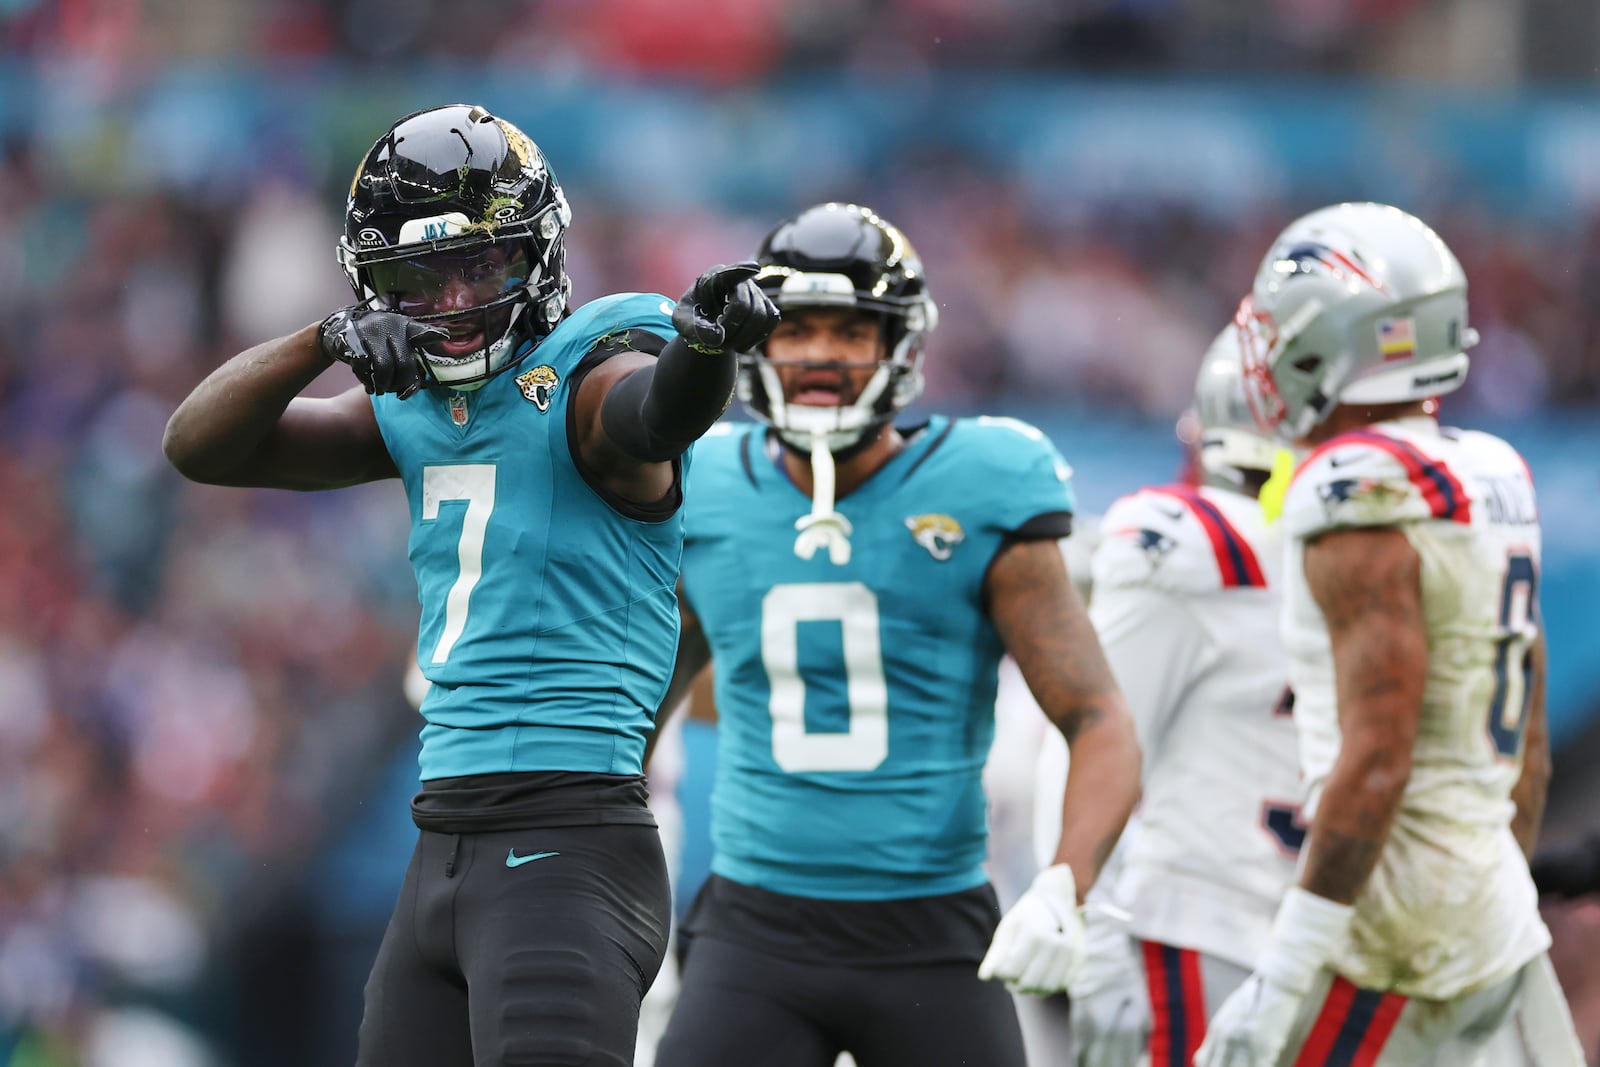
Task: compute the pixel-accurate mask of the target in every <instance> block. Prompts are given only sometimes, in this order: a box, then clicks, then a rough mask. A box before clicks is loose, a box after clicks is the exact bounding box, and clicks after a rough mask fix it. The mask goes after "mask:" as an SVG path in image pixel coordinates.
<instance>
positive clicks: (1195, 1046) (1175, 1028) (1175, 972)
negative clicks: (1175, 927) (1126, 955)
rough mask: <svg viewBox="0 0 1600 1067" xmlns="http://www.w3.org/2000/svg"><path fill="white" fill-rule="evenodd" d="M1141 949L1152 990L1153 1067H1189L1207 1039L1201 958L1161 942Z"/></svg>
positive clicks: (1188, 951)
mask: <svg viewBox="0 0 1600 1067" xmlns="http://www.w3.org/2000/svg"><path fill="white" fill-rule="evenodd" d="M1139 947H1140V948H1141V949H1142V950H1143V952H1144V978H1145V984H1146V985H1147V986H1148V987H1149V990H1150V1067H1189V1065H1190V1064H1191V1063H1192V1062H1193V1061H1194V1054H1195V1053H1196V1052H1198V1051H1200V1045H1201V1043H1202V1042H1203V1041H1204V1040H1205V1037H1206V996H1205V986H1204V984H1203V983H1202V982H1201V979H1200V954H1199V953H1198V952H1196V951H1194V950H1193V949H1188V948H1175V947H1173V946H1172V945H1163V944H1161V943H1160V942H1158V941H1142V942H1140V945H1139Z"/></svg>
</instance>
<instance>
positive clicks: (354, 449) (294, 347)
mask: <svg viewBox="0 0 1600 1067" xmlns="http://www.w3.org/2000/svg"><path fill="white" fill-rule="evenodd" d="M394 317H395V318H399V316H394ZM318 330H319V327H318V326H307V327H306V328H305V329H303V330H300V331H299V332H297V333H292V334H290V335H288V336H287V337H280V338H278V339H276V340H273V341H267V342H265V343H263V344H259V345H256V346H255V347H254V348H250V349H247V350H245V351H244V352H241V353H239V354H238V355H237V356H234V357H233V358H232V359H230V360H228V362H226V363H224V364H223V365H222V366H220V367H218V368H217V369H216V370H215V371H213V372H212V373H211V374H210V375H209V376H208V377H207V378H206V379H205V380H204V381H202V382H201V383H200V384H199V385H197V386H196V387H195V389H194V391H193V392H192V393H190V394H189V395H188V396H187V397H186V398H185V399H184V401H183V403H181V404H179V405H178V410H177V411H175V412H173V414H172V417H171V419H169V420H168V422H167V430H166V434H165V436H164V437H163V438H162V442H161V448H162V451H163V452H165V453H166V456H167V459H168V460H170V461H171V463H172V465H173V466H174V467H176V468H177V469H178V471H179V472H180V473H181V474H183V476H184V477H186V478H190V479H192V480H194V481H197V482H207V483H210V484H213V485H241V486H264V487H269V488H274V489H333V488H337V487H339V486H345V485H355V484H356V483H358V482H369V481H374V480H376V479H379V478H392V477H394V476H395V473H396V472H395V467H394V463H393V461H392V460H391V459H390V458H389V453H388V450H387V449H386V448H385V447H384V444H383V437H382V435H381V434H380V433H379V432H378V422H377V419H376V417H375V416H374V415H373V413H372V404H371V402H370V401H368V399H367V397H366V395H365V393H364V392H363V390H362V389H360V388H352V389H350V390H348V391H347V392H344V393H341V394H339V395H338V396H335V397H331V398H328V399H319V398H310V397H302V396H300V395H299V394H300V392H301V391H302V390H304V389H305V388H306V386H308V385H310V384H311V382H312V381H313V380H314V379H315V378H316V377H317V376H318V375H319V374H321V373H322V372H323V371H325V370H327V369H328V367H330V366H331V365H332V363H333V360H332V359H331V358H330V357H329V356H328V355H325V354H324V352H323V349H322V345H321V343H320V342H319V339H318Z"/></svg>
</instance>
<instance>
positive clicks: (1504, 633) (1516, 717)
mask: <svg viewBox="0 0 1600 1067" xmlns="http://www.w3.org/2000/svg"><path fill="white" fill-rule="evenodd" d="M1538 591H1539V568H1538V565H1537V564H1535V563H1534V562H1533V557H1532V556H1528V555H1524V554H1522V553H1516V554H1514V555H1512V556H1511V557H1510V558H1509V559H1508V560H1507V561H1506V581H1505V585H1504V586H1503V587H1502V589H1501V591H1500V635H1501V636H1500V640H1498V641H1496V642H1495V650H1494V697H1493V698H1492V699H1491V700H1490V701H1489V740H1491V741H1493V742H1494V750H1495V752H1496V753H1498V754H1499V756H1500V757H1501V758H1502V759H1508V760H1514V759H1516V758H1517V753H1519V752H1521V751H1522V734H1523V731H1525V730H1526V729H1527V726H1528V714H1527V712H1528V698H1529V697H1530V696H1531V695H1532V692H1533V687H1532V686H1531V685H1529V684H1528V683H1529V681H1530V679H1529V677H1528V670H1529V663H1528V645H1529V641H1528V634H1529V632H1530V623H1531V622H1532V621H1533V618H1534V604H1535V603H1536V600H1535V599H1534V598H1535V597H1536V596H1537V595H1538ZM1513 652H1515V654H1516V660H1517V661H1516V663H1514V664H1513V663H1512V662H1511V658H1512V654H1513ZM1512 670H1517V671H1520V672H1522V700H1521V701H1520V702H1517V703H1512V702H1510V701H1508V700H1507V699H1506V690H1507V688H1508V684H1507V683H1508V681H1509V679H1508V677H1507V675H1508V674H1509V672H1510V671H1512Z"/></svg>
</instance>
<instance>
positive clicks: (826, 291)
mask: <svg viewBox="0 0 1600 1067" xmlns="http://www.w3.org/2000/svg"><path fill="white" fill-rule="evenodd" d="M779 279H781V280H779ZM757 280H758V281H760V282H761V283H762V285H763V287H764V288H766V289H767V291H768V293H769V294H771V295H772V296H773V301H774V303H776V304H777V305H778V308H779V310H780V311H783V312H793V311H804V310H806V309H812V308H840V309H850V310H858V311H863V312H867V313H869V314H871V315H873V316H874V317H875V318H876V319H877V320H878V323H879V337H880V346H881V348H882V350H883V353H884V354H883V358H881V359H879V360H878V361H877V364H876V366H875V368H874V369H873V371H872V374H871V376H870V377H869V378H868V379H867V381H866V382H865V383H864V384H863V385H862V387H861V389H860V391H859V392H857V393H856V394H855V396H853V397H851V398H849V399H843V398H841V402H840V403H838V404H834V405H813V404H797V403H793V402H791V401H790V400H789V398H788V396H787V395H786V394H785V392H784V387H783V375H782V373H781V371H782V370H784V369H788V368H803V369H806V370H814V371H820V372H825V373H837V374H840V375H842V376H850V375H852V374H859V373H860V372H861V370H862V368H863V365H862V364H860V363H853V362H834V361H811V360H781V361H780V360H774V359H772V358H771V357H770V356H769V355H768V354H767V353H766V351H764V350H763V351H758V352H748V353H745V354H743V355H742V356H741V357H740V372H739V398H740V400H742V401H743V402H744V404H745V405H746V406H747V407H748V408H749V409H750V411H751V413H752V414H754V415H755V416H756V418H758V419H760V420H761V421H763V422H765V423H766V424H767V425H769V426H771V427H772V428H773V429H775V430H776V431H777V432H778V435H779V436H780V437H781V438H782V439H783V440H784V442H785V443H786V444H788V445H789V446H790V447H792V448H795V449H797V450H799V451H802V452H809V451H810V450H811V448H812V447H813V446H814V444H815V442H816V441H817V440H818V438H819V436H821V437H822V438H823V439H825V440H826V442H827V447H828V449H829V451H831V452H833V453H835V454H836V455H840V454H848V453H849V452H850V451H852V450H853V449H855V448H857V447H858V446H860V445H861V444H863V443H865V442H866V441H868V440H870V438H871V434H872V431H874V430H876V429H877V428H878V427H880V426H882V425H884V424H885V423H887V422H889V421H890V420H891V419H893V418H894V416H895V413H896V412H899V411H900V410H902V409H904V408H905V407H906V406H907V405H909V404H910V403H911V402H912V401H913V400H915V399H916V398H917V396H918V395H919V394H920V393H921V392H922V386H923V377H922V353H923V344H924V341H925V339H926V336H927V334H928V332H929V331H930V330H931V329H932V328H933V326H934V324H935V323H936V321H937V319H938V309H937V307H935V305H934V304H933V302H932V301H931V300H929V299H928V298H927V297H926V296H925V295H918V296H916V297H913V298H909V299H904V300H894V299H873V298H872V297H871V296H870V295H868V294H863V293H860V292H858V291H856V290H855V288H854V287H853V285H852V283H851V281H850V279H849V278H847V277H845V276H844V275H842V274H818V273H801V272H797V271H793V270H791V269H790V268H786V267H772V266H768V267H765V268H763V270H762V273H761V274H760V275H759V276H758V279H757ZM841 458H842V456H841Z"/></svg>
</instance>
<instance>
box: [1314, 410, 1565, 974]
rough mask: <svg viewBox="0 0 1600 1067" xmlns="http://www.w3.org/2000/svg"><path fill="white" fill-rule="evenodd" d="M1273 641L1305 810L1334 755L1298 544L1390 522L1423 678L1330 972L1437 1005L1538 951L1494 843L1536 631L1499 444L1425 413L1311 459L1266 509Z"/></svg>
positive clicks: (1533, 538)
mask: <svg viewBox="0 0 1600 1067" xmlns="http://www.w3.org/2000/svg"><path fill="white" fill-rule="evenodd" d="M1284 526H1285V528H1286V534H1287V536H1288V537H1289V541H1290V544H1289V549H1288V553H1287V559H1288V568H1287V569H1288V574H1287V578H1286V581H1285V583H1284V589H1285V605H1284V640H1285V646H1286V648H1287V650H1288V653H1289V662H1290V677H1291V680H1292V682H1293V685H1294V691H1295V722H1296V725H1297V727H1298V729H1299V734H1300V759H1301V765H1302V768H1303V770H1304V773H1305V777H1306V784H1307V788H1308V791H1309V793H1308V797H1309V801H1308V807H1307V810H1308V813H1309V812H1310V811H1312V810H1314V807H1315V805H1316V803H1317V801H1318V799H1319V796H1320V793H1321V790H1322V786H1323V784H1324V782H1325V781H1326V780H1327V777H1328V774H1329V772H1330V771H1331V770H1332V768H1333V765H1334V761H1335V760H1336V759H1337V757H1338V754H1339V741H1340V734H1339V722H1338V706H1337V700H1336V698H1335V694H1334V672H1333V656H1332V652H1331V651H1330V646H1329V639H1328V630H1327V626H1326V624H1325V623H1324V622H1323V619H1322V613H1321V611H1320V610H1319V609H1318V607H1317V604H1316V602H1315V600H1313V599H1312V596H1311V592H1310V590H1309V588H1308V587H1307V585H1306V581H1305V573H1304V568H1303V565H1302V564H1303V554H1304V545H1305V542H1306V540H1308V539H1311V538H1315V537H1316V536H1317V535H1318V534H1321V533H1325V532H1327V531H1329V530H1335V529H1340V528H1348V527H1360V526H1393V527H1397V528H1399V529H1400V530H1402V531H1403V532H1404V533H1405V535H1406V538H1407V540H1409V541H1410V542H1411V545H1412V547H1413V548H1414V549H1415V550H1416V552H1417V555H1418V556H1419V557H1420V558H1421V564H1422V608H1423V613H1424V617H1425V620H1426V622H1427V627H1428V667H1427V670H1428V677H1427V684H1426V688H1425V690H1424V693H1423V705H1422V721H1421V729H1420V732H1419V734H1418V737H1417V741H1416V745H1415V749H1414V752H1413V755H1412V770H1411V778H1410V780H1409V782H1408V783H1407V785H1406V789H1405V794H1404V796H1403V798H1402V800H1401V806H1400V812H1399V815H1398V817H1397V818H1396V820H1395V824H1394V828H1393V830H1392V831H1391V832H1390V835H1389V839H1388V841H1387V842H1386V843H1385V845H1384V849H1383V853H1382V856H1381V857H1380V859H1379V861H1378V867H1377V869H1376V870H1375V871H1374V872H1373V875H1372V879H1371V881H1370V882H1368V883H1367V886H1366V888H1365V889H1364V890H1363V891H1362V894H1361V896H1360V897H1359V898H1358V899H1357V901H1356V918H1355V924H1354V927H1353V928H1352V934H1351V939H1350V942H1349V944H1348V945H1347V946H1346V948H1345V949H1343V950H1342V951H1341V952H1339V953H1338V954H1337V955H1336V956H1335V958H1334V962H1333V966H1334V967H1335V969H1336V970H1338V971H1339V972H1340V973H1341V974H1343V975H1345V977H1347V978H1349V979H1350V980H1351V981H1352V982H1355V983H1356V984H1357V985H1359V986H1363V987H1365V988H1370V989H1383V990H1393V991H1395V992H1399V993H1404V994H1406V995H1408V996H1418V997H1428V998H1434V999H1448V998H1452V997H1456V996H1459V995H1462V994H1465V993H1471V992H1473V991H1476V990H1479V989H1482V988H1485V987H1487V986H1489V985H1492V984H1494V983H1496V982H1499V981H1502V980H1504V979H1505V978H1506V977H1508V976H1509V975H1511V974H1514V973H1515V972H1516V971H1517V970H1518V969H1519V968H1520V967H1521V966H1522V965H1523V964H1525V963H1527V962H1528V961H1529V960H1530V959H1532V958H1533V957H1534V956H1536V955H1538V954H1539V953H1540V952H1543V951H1544V950H1545V948H1547V947H1548V946H1549V944H1550V935H1549V932H1548V931H1547V930H1546V929H1545V926H1544V923H1543V922H1542V921H1541V920H1540V918H1539V913H1538V901H1537V894H1536V892H1535V890H1534V887H1533V880H1532V878H1531V877H1530V876H1529V874H1528V867H1527V863H1526V862H1525V861H1524V859H1523V858H1522V854H1521V852H1520V850H1519V849H1518V848H1517V844H1516V841H1515V839H1514V838H1513V837H1512V834H1511V829H1510V824H1511V817H1512V813H1513V810H1514V809H1513V804H1512V802H1511V799H1510V797H1511V790H1512V787H1513V786H1514V785H1515V784H1516V782H1517V779H1518V777H1519V776H1520V774H1521V770H1522V733H1523V726H1524V722H1523V713H1524V702H1525V700H1526V697H1527V677H1526V674H1525V664H1526V655H1527V651H1528V648H1529V646H1530V645H1531V643H1532V642H1533V640H1534V638H1535V636H1536V634H1537V632H1538V620H1537V614H1536V610H1535V604H1536V586H1537V582H1538V575H1539V543H1540V539H1539V523H1538V515H1537V510H1536V505H1535V502H1534V492H1533V480H1532V477H1531V476H1530V474H1529V473H1528V467H1527V464H1526V463H1525V462H1524V461H1523V459H1522V457H1521V456H1520V455H1518V454H1517V452H1516V450H1515V449H1513V448H1512V447H1511V446H1510V445H1508V444H1506V443H1505V442H1504V441H1502V440H1500V439H1499V438H1497V437H1492V436H1490V435H1489V434H1485V433H1475V432H1467V431H1458V430H1449V429H1441V428H1440V427H1439V426H1438V424H1437V423H1435V422H1434V420H1432V419H1431V418H1425V417H1417V418H1408V419H1403V420H1396V421H1393V422H1387V423H1381V424H1378V425H1375V426H1372V427H1369V428H1367V429H1364V430H1361V431H1357V432H1354V433H1349V434H1344V435H1341V436H1339V437H1337V438H1334V439H1333V440H1331V441H1329V442H1327V443H1326V444H1323V445H1322V446H1320V447H1319V448H1318V449H1317V450H1316V451H1314V452H1313V453H1312V454H1311V456H1310V457H1308V459H1307V460H1306V462H1305V463H1304V464H1303V465H1302V467H1301V469H1300V470H1299V472H1298V473H1297V474H1296V475H1295V480H1294V482H1293V484H1292V485H1291V486H1290V488H1289V493H1288V496H1287V498H1286V499H1285V502H1284Z"/></svg>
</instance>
